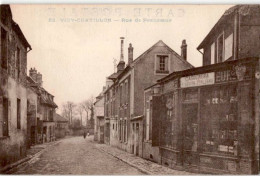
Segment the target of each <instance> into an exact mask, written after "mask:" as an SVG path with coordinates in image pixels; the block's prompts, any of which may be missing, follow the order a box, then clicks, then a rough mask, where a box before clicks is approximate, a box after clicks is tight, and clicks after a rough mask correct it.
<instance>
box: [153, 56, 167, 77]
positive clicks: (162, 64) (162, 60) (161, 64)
mask: <svg viewBox="0 0 260 179" xmlns="http://www.w3.org/2000/svg"><path fill="white" fill-rule="evenodd" d="M168 59H169V56H168V55H157V56H156V73H166V74H167V73H169V69H168V68H169V66H168V63H169V61H168Z"/></svg>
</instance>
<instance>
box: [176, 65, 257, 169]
mask: <svg viewBox="0 0 260 179" xmlns="http://www.w3.org/2000/svg"><path fill="white" fill-rule="evenodd" d="M217 67H219V68H216V69H214V70H213V69H212V71H209V70H206V71H209V72H207V73H203V72H202V73H201V72H198V74H193V75H188V76H183V77H181V78H180V89H181V96H182V104H181V107H182V121H183V122H182V124H183V126H182V127H183V136H184V140H183V141H184V143H183V165H184V166H185V167H187V166H193V167H195V168H197V170H198V171H200V172H210V173H222V174H223V173H232V174H238V173H241V174H251V173H253V170H254V167H256V165H257V159H256V152H255V146H256V145H255V144H256V143H258V141H256V139H257V137H258V136H256V135H255V130H254V129H255V128H257V127H258V128H259V123H258V122H256V120H259V118H258V117H256V115H258V111H256V110H258V105H259V104H258V102H257V103H255V102H256V101H255V99H258V90H256V89H258V80H256V74H257V73H258V69H257V68H256V67H257V65H256V61H241V62H240V63H239V62H233V63H227V64H225V66H217ZM204 68H205V69H206V67H204ZM205 69H203V68H202V69H201V71H204V70H205ZM256 105H257V106H256ZM256 125H258V126H256ZM258 155H259V154H258Z"/></svg>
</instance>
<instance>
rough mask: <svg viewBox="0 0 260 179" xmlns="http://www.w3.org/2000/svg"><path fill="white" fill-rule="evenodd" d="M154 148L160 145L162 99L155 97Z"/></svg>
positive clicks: (153, 105) (153, 101) (153, 120)
mask: <svg viewBox="0 0 260 179" xmlns="http://www.w3.org/2000/svg"><path fill="white" fill-rule="evenodd" d="M152 103H153V104H152V124H150V125H152V146H159V144H160V141H159V140H160V126H161V124H160V120H161V115H160V113H161V110H160V108H161V97H159V96H153V100H152Z"/></svg>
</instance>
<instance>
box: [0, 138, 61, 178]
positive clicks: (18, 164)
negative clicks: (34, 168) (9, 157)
mask: <svg viewBox="0 0 260 179" xmlns="http://www.w3.org/2000/svg"><path fill="white" fill-rule="evenodd" d="M60 142H61V141H55V142H54V143H52V144H49V145H48V146H47V147H45V148H44V149H42V150H40V151H39V152H37V153H35V154H34V155H30V156H26V157H25V158H23V159H21V160H18V161H17V162H15V163H12V164H10V165H7V166H5V167H4V168H2V169H0V174H8V173H7V172H10V171H11V170H12V169H14V168H19V167H22V166H23V165H26V164H28V163H31V161H32V160H33V159H34V158H36V157H39V156H40V155H41V154H42V153H43V152H45V151H46V150H47V149H48V148H49V147H51V146H54V145H57V144H58V143H60Z"/></svg>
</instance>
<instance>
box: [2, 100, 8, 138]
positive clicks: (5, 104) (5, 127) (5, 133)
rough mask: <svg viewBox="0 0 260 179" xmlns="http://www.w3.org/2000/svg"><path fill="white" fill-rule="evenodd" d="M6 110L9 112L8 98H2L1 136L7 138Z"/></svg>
mask: <svg viewBox="0 0 260 179" xmlns="http://www.w3.org/2000/svg"><path fill="white" fill-rule="evenodd" d="M8 110H9V105H8V98H3V115H4V116H3V117H4V119H3V136H8V135H9V130H8Z"/></svg>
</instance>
